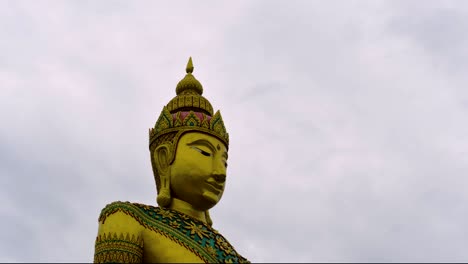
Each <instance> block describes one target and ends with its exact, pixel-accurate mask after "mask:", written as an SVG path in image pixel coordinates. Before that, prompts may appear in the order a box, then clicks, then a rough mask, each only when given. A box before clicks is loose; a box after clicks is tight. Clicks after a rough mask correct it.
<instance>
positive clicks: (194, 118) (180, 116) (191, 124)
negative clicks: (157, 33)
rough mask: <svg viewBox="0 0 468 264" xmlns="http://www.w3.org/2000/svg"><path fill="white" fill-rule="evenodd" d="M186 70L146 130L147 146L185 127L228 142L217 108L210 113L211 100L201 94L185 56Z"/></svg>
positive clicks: (199, 85) (191, 67) (185, 129)
mask: <svg viewBox="0 0 468 264" xmlns="http://www.w3.org/2000/svg"><path fill="white" fill-rule="evenodd" d="M186 72H187V74H186V75H185V77H184V78H183V79H182V80H181V81H180V82H179V83H178V84H177V87H176V96H175V97H174V98H173V99H172V100H171V101H170V102H169V103H168V104H167V105H166V106H164V108H163V110H162V112H161V115H160V116H159V118H158V121H156V125H155V126H154V128H151V129H150V130H149V146H150V149H151V146H152V145H153V144H154V143H155V142H156V140H157V139H158V138H160V137H161V136H163V135H165V134H167V133H170V132H179V133H177V134H178V136H180V135H181V134H182V133H184V132H186V131H199V132H203V133H207V134H210V135H212V136H215V137H216V138H218V139H219V140H221V141H222V142H224V144H225V145H226V148H228V145H229V135H228V133H227V132H226V128H225V127H224V122H223V119H222V117H221V114H220V112H219V110H218V111H217V112H216V113H215V114H214V115H213V107H212V106H211V103H210V102H209V101H208V100H207V99H206V98H205V97H203V96H202V93H203V86H202V85H201V83H200V82H199V81H198V80H197V79H195V77H194V76H193V75H192V72H193V64H192V58H191V57H190V58H189V61H188V63H187V68H186Z"/></svg>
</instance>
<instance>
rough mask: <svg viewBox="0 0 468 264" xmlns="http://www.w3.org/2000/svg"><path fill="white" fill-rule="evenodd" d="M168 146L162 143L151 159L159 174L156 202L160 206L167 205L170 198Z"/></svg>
mask: <svg viewBox="0 0 468 264" xmlns="http://www.w3.org/2000/svg"><path fill="white" fill-rule="evenodd" d="M169 158H170V148H169V147H168V146H167V145H166V144H163V145H161V146H159V147H158V148H156V150H155V151H154V155H153V159H154V161H155V163H156V168H157V170H158V174H159V179H160V181H159V184H160V186H159V192H158V196H157V198H156V202H157V203H158V205H159V206H161V207H169V206H170V205H171V202H172V198H171V166H170V165H169Z"/></svg>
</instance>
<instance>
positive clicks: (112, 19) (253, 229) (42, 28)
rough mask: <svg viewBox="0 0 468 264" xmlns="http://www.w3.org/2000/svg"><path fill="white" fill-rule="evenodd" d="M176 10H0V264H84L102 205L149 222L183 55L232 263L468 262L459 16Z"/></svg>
mask: <svg viewBox="0 0 468 264" xmlns="http://www.w3.org/2000/svg"><path fill="white" fill-rule="evenodd" d="M171 3H172V4H167V3H165V2H164V3H163V2H159V1H135V2H133V1H132V2H131V1H98V2H97V1H84V0H83V1H5V0H3V1H1V2H0V34H1V40H0V124H1V125H0V176H1V177H0V199H1V201H2V206H1V207H0V219H1V220H0V226H1V227H0V228H1V230H0V233H1V234H2V235H1V238H0V262H33V261H41V262H57V261H60V262H89V261H92V258H93V253H94V240H95V236H96V233H97V227H98V222H97V217H98V215H99V212H100V210H101V209H102V208H103V207H104V206H105V205H106V204H108V203H110V202H112V201H116V200H122V201H127V200H128V201H133V202H140V203H146V204H152V205H155V204H156V201H155V194H156V191H155V184H154V180H153V176H152V171H151V165H150V159H149V150H148V129H149V128H150V127H152V126H154V123H155V122H156V119H157V117H158V115H159V113H160V111H161V109H162V107H163V106H164V105H165V104H167V103H168V102H169V100H170V99H172V98H173V97H174V96H175V87H176V84H177V82H178V81H179V80H180V79H182V78H183V77H184V74H185V66H186V63H187V59H188V57H189V56H192V58H193V63H194V66H195V71H194V75H195V76H196V78H197V79H198V80H200V82H201V83H202V84H203V86H204V96H205V97H206V98H208V99H209V100H210V101H211V103H212V105H213V107H214V109H215V110H216V109H220V110H221V113H222V115H223V119H224V121H225V124H226V127H227V129H228V132H229V133H230V139H231V142H230V149H229V169H228V182H227V187H226V192H225V195H224V197H223V199H222V200H221V202H220V203H219V204H218V206H217V207H215V208H214V209H213V210H212V212H211V214H212V218H213V221H214V227H215V228H216V229H218V230H219V231H220V232H221V233H222V234H223V235H224V236H225V237H227V239H228V240H229V241H230V242H231V243H232V244H233V245H234V246H235V248H236V249H237V251H238V252H239V253H241V254H242V255H243V256H245V257H247V258H248V259H249V260H251V261H253V262H289V261H294V262H318V261H327V262H331V261H348V262H370V261H379V262H397V261H419V262H421V261H422V262H432V261H433V262H436V261H445V262H447V261H464V262H466V261H468V251H467V248H468V226H467V218H468V206H467V202H468V192H467V189H468V178H467V175H468V122H467V120H468V118H467V116H468V88H467V83H468V74H466V72H467V70H468V34H467V33H468V2H466V1H364V0H362V1H344V0H343V1H197V2H194V1H183V2H182V1H172V2H171Z"/></svg>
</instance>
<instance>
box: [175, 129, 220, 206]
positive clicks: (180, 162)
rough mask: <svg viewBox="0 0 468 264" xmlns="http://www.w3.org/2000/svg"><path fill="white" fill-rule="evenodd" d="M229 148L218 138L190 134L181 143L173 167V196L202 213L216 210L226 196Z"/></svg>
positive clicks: (180, 140)
mask: <svg viewBox="0 0 468 264" xmlns="http://www.w3.org/2000/svg"><path fill="white" fill-rule="evenodd" d="M227 158H228V156H227V150H226V146H225V145H224V144H223V143H222V142H221V141H220V140H219V139H217V138H215V137H213V136H209V135H207V134H204V133H200V132H189V133H186V134H184V135H182V137H181V138H180V139H179V142H178V145H177V151H176V155H175V159H174V162H173V163H172V165H171V193H172V196H173V197H174V198H178V199H180V200H182V201H185V202H187V203H189V204H191V205H192V206H193V207H194V208H196V209H198V210H208V209H210V208H212V207H213V206H215V205H216V204H217V203H218V202H219V200H220V199H221V196H222V195H223V192H224V185H225V181H226V167H227Z"/></svg>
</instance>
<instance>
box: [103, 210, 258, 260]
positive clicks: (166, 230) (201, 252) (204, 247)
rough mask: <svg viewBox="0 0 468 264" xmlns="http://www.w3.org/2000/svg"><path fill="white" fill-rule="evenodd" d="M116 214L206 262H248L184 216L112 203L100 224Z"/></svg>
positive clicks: (202, 225) (208, 229) (209, 230)
mask: <svg viewBox="0 0 468 264" xmlns="http://www.w3.org/2000/svg"><path fill="white" fill-rule="evenodd" d="M118 211H121V212H123V213H125V214H127V215H130V216H132V217H133V218H134V219H136V220H137V221H138V222H139V223H140V224H142V225H143V226H144V227H146V228H148V229H150V230H153V231H155V232H158V233H160V234H162V235H164V236H166V237H168V238H169V239H171V240H173V241H175V242H177V243H178V244H180V245H182V246H184V247H185V248H187V249H189V250H190V251H192V252H193V253H195V254H196V255H197V256H199V257H200V258H201V259H203V260H204V261H205V262H207V263H215V262H216V263H250V262H249V261H248V260H247V259H245V258H244V257H242V256H241V255H239V254H238V253H237V252H236V251H235V249H234V248H233V247H232V245H231V244H229V242H228V241H227V240H226V239H225V238H224V237H223V236H222V235H221V234H219V233H218V232H217V231H216V230H214V229H213V228H212V227H210V226H209V225H207V224H205V223H203V222H201V221H198V220H196V219H193V218H191V217H189V216H187V215H185V214H183V213H180V212H177V211H174V210H170V209H166V208H161V207H154V206H149V205H144V204H139V203H130V202H113V203H111V204H109V205H107V206H106V207H105V208H104V209H103V210H102V212H101V215H100V216H99V221H102V222H104V221H105V219H106V218H107V217H108V216H109V215H111V214H113V213H115V212H118Z"/></svg>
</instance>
